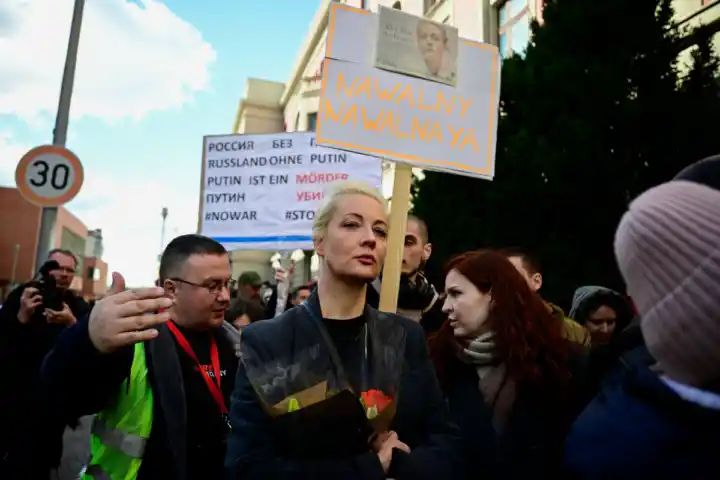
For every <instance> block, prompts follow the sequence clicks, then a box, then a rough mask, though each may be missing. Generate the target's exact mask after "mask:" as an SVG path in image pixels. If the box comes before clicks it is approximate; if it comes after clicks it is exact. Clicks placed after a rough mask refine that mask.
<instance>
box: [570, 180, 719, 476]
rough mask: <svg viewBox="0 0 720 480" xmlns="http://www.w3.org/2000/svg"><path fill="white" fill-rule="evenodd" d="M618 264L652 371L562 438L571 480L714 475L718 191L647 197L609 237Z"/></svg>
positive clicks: (642, 372) (675, 189) (601, 399)
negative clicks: (637, 316)
mask: <svg viewBox="0 0 720 480" xmlns="http://www.w3.org/2000/svg"><path fill="white" fill-rule="evenodd" d="M615 255H616V257H617V261H618V266H619V267H620V271H621V273H622V275H623V278H624V279H625V282H626V284H627V290H628V293H629V294H630V296H631V297H632V298H633V299H634V301H635V304H636V306H637V309H638V311H639V313H640V316H641V318H642V321H641V329H642V334H643V336H644V338H645V341H646V344H647V348H648V350H649V351H650V353H651V354H652V356H653V357H654V359H655V361H656V363H655V365H653V366H652V367H651V368H637V369H636V370H634V371H628V372H627V374H626V375H625V377H624V378H623V379H622V381H621V382H618V383H615V384H612V385H609V386H608V387H607V388H606V389H605V391H604V392H603V393H602V394H601V395H600V396H598V397H597V398H596V399H595V401H594V402H593V403H592V404H591V405H590V406H589V407H588V408H587V409H586V410H585V412H583V414H582V415H581V416H580V418H579V419H578V420H577V422H576V423H575V425H574V426H573V429H572V431H571V433H570V435H569V437H568V441H567V444H566V451H565V465H566V468H567V470H568V471H569V472H568V473H570V474H571V475H572V477H573V478H653V479H658V478H718V475H720V455H718V454H717V452H718V451H720V191H718V190H714V189H712V188H710V187H708V186H706V185H702V184H699V183H694V182H689V181H685V180H679V181H677V180H676V181H673V182H669V183H666V184H663V185H660V186H658V187H655V188H653V189H650V190H648V191H647V192H645V193H644V194H643V195H641V196H640V197H639V198H637V199H636V200H635V201H634V202H633V203H632V204H631V205H630V209H629V211H628V212H627V213H626V214H625V216H624V217H623V219H622V221H621V222H620V226H619V227H618V230H617V233H616V236H615Z"/></svg>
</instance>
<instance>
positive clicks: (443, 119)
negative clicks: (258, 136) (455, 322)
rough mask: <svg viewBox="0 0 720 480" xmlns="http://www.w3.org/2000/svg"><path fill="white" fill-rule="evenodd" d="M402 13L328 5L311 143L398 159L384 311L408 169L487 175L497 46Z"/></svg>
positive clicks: (491, 161)
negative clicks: (314, 131) (463, 37)
mask: <svg viewBox="0 0 720 480" xmlns="http://www.w3.org/2000/svg"><path fill="white" fill-rule="evenodd" d="M404 15H405V14H402V15H398V14H396V13H392V12H388V11H386V10H382V11H381V14H380V15H375V14H373V13H371V12H368V11H366V10H364V9H356V8H352V7H348V6H347V5H342V4H333V5H332V6H331V8H330V13H329V19H328V38H327V46H326V51H325V57H326V58H325V61H324V63H323V72H322V93H321V98H320V111H319V116H318V125H317V141H318V143H319V144H320V145H326V146H329V147H335V148H341V149H345V150H349V151H354V152H361V153H368V154H372V155H376V156H379V157H382V158H385V159H388V160H395V161H396V162H400V163H401V164H398V165H397V166H396V169H395V178H394V185H393V196H392V198H393V203H392V210H391V212H390V232H389V236H388V242H387V256H386V258H385V265H384V267H383V281H382V287H381V291H380V310H382V311H385V312H395V311H396V306H397V299H398V285H399V280H400V269H401V260H402V253H403V237H404V235H405V225H406V222H407V213H408V208H409V199H410V185H411V166H414V167H420V168H425V169H432V170H438V171H442V172H449V173H455V174H460V175H468V176H473V177H479V178H483V179H487V180H492V178H493V176H494V174H495V141H496V134H497V118H498V106H499V98H500V55H499V52H498V49H497V47H495V46H493V45H488V44H483V43H478V42H473V41H470V40H466V39H460V40H458V41H455V40H456V37H455V35H456V32H452V31H450V30H449V29H446V28H440V27H442V26H438V24H436V23H434V22H428V21H427V19H423V18H421V17H413V18H412V19H408V18H407V17H406V16H404ZM413 28H414V31H415V42H416V45H415V50H414V51H412V50H413V49H412V48H411V46H412V34H413ZM433 35H434V36H435V37H437V38H430V36H433ZM453 42H454V43H453ZM453 48H456V51H453ZM418 55H419V56H420V57H421V58H422V60H423V63H424V65H421V64H419V62H418ZM455 59H457V61H456V62H454V63H453V61H454V60H455ZM388 70H391V71H388ZM398 72H399V73H398ZM403 74H405V75H403ZM408 75H413V76H408ZM417 77H424V78H428V79H431V80H432V81H429V80H423V79H420V78H417ZM438 82H442V83H438Z"/></svg>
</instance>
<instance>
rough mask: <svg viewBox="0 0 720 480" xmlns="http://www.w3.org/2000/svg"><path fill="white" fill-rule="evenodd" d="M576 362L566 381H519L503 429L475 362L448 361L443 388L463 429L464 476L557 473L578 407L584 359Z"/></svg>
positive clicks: (542, 476)
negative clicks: (497, 424)
mask: <svg viewBox="0 0 720 480" xmlns="http://www.w3.org/2000/svg"><path fill="white" fill-rule="evenodd" d="M575 363H576V364H578V365H577V366H576V367H575V368H573V371H574V375H575V380H574V381H572V382H571V383H570V384H569V385H563V386H552V385H543V386H532V385H526V386H518V387H517V391H516V398H515V401H514V403H513V405H512V410H511V413H510V415H509V418H508V419H507V423H506V425H505V427H504V430H503V432H502V433H498V432H497V431H496V429H495V427H494V425H493V410H492V409H491V408H490V407H489V406H488V404H487V402H486V401H485V399H484V398H483V394H482V393H481V391H480V388H479V386H478V374H477V372H476V369H475V367H474V366H473V365H468V364H464V363H462V362H460V361H459V360H457V361H454V362H453V364H452V365H451V366H449V370H448V372H449V373H450V372H451V373H450V374H449V375H448V377H447V381H446V384H445V387H444V390H445V392H446V397H447V401H448V404H449V407H450V414H451V418H452V420H453V421H454V422H455V423H456V424H457V425H459V426H460V428H461V430H462V434H463V440H462V448H463V455H464V457H463V458H464V460H465V466H466V467H465V470H466V477H465V478H467V479H479V480H486V479H487V480H492V479H521V478H522V479H525V478H532V479H538V480H539V479H553V480H554V479H556V478H558V475H559V473H560V470H561V466H562V452H563V441H564V439H565V435H566V434H567V432H568V430H569V428H570V425H571V424H572V422H573V420H574V419H575V417H576V416H577V414H578V413H579V412H580V411H581V410H582V405H581V401H582V397H581V395H580V392H581V388H580V386H579V385H578V384H579V383H581V382H582V378H581V377H582V371H583V369H582V368H581V366H580V364H582V360H581V359H579V358H578V359H577V360H576V361H575Z"/></svg>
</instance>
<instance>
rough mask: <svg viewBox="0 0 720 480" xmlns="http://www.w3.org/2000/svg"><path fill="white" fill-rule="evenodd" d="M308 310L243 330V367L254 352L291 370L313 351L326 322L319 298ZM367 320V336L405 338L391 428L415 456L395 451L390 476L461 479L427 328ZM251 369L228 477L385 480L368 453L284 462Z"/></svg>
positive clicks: (371, 316) (239, 382)
mask: <svg viewBox="0 0 720 480" xmlns="http://www.w3.org/2000/svg"><path fill="white" fill-rule="evenodd" d="M306 305H307V307H308V308H309V309H310V310H311V311H312V312H314V313H313V314H312V315H311V314H310V311H309V310H307V309H305V308H304V307H303V306H299V307H295V308H293V309H291V310H289V311H287V312H285V313H284V314H283V315H281V316H279V317H277V318H275V319H272V320H266V321H262V322H257V323H254V324H252V325H251V326H249V327H247V328H246V329H245V330H243V334H242V342H243V347H242V351H243V359H244V362H245V361H247V358H246V357H245V355H246V352H247V351H252V352H257V353H258V355H259V356H260V357H261V358H260V359H259V360H260V361H261V362H265V363H268V364H276V363H278V362H279V363H282V364H292V363H294V362H295V361H296V360H297V358H299V354H300V352H307V351H316V350H314V346H316V345H320V344H321V343H322V341H321V330H320V328H324V326H323V325H322V324H321V323H319V320H317V318H319V317H320V315H321V314H320V305H319V299H318V295H317V292H314V293H313V295H312V296H311V297H310V298H309V299H308V301H307V303H306ZM364 315H365V318H366V320H367V322H368V328H369V329H370V331H372V330H373V329H382V328H385V327H390V328H399V329H401V330H403V331H404V332H405V333H406V342H405V351H404V354H403V355H402V358H403V367H402V375H401V378H400V389H399V400H398V401H399V404H398V407H397V414H396V416H395V420H394V421H393V424H392V425H391V429H393V430H394V431H396V432H397V433H398V436H399V438H400V440H401V441H403V442H405V443H407V444H408V445H409V446H410V448H411V449H412V453H411V454H409V455H407V454H404V453H401V452H399V451H397V450H396V451H395V453H394V456H393V461H392V465H391V469H390V475H389V477H390V478H397V479H401V480H402V479H423V478H427V479H440V478H458V476H459V475H461V472H460V471H459V469H460V468H461V466H460V457H459V451H460V444H459V431H458V429H457V427H455V426H454V425H453V424H452V423H451V422H450V421H449V420H448V416H447V409H446V407H445V405H444V401H443V398H442V394H441V392H440V389H439V386H438V383H437V380H436V378H435V374H434V371H433V367H432V364H431V363H430V360H429V357H428V352H427V348H426V345H425V339H424V335H423V331H422V328H420V326H419V325H417V324H416V323H414V322H412V321H410V320H407V319H404V318H401V317H398V316H396V315H389V314H385V313H380V312H378V311H377V310H375V309H373V308H371V307H366V309H365V314H364ZM313 316H315V318H313ZM319 327H320V328H319ZM320 351H321V352H322V349H320ZM326 356H327V353H321V354H320V355H319V356H318V361H319V362H329V361H330V360H329V359H327V358H325V357H326ZM246 370H247V369H246V367H245V366H244V365H241V367H240V368H239V369H238V376H237V379H236V382H235V392H234V394H233V405H232V410H231V422H232V426H233V433H232V434H231V437H230V440H229V442H228V453H227V459H226V466H227V467H228V470H229V473H230V478H232V479H243V480H244V479H258V480H259V479H263V480H265V479H311V478H312V479H319V478H333V479H334V478H342V479H347V480H352V479H384V478H385V474H384V472H383V470H382V467H381V464H380V461H379V460H378V457H377V455H376V454H375V453H374V452H372V451H371V450H370V449H369V448H368V450H367V451H366V452H364V453H359V454H357V455H354V456H348V457H343V458H323V459H316V460H291V459H290V458H288V457H286V456H283V455H281V454H280V453H279V451H278V442H277V440H276V439H275V438H274V437H273V434H272V428H273V427H272V423H271V422H272V421H274V420H272V419H271V418H270V416H269V415H268V413H266V411H265V410H264V409H263V407H262V406H261V404H260V401H259V399H258V396H257V394H256V392H255V390H254V389H253V386H252V385H251V383H250V380H249V379H248V374H247V371H246ZM290 393H293V392H290ZM307 440H308V441H313V439H310V438H309V439H307Z"/></svg>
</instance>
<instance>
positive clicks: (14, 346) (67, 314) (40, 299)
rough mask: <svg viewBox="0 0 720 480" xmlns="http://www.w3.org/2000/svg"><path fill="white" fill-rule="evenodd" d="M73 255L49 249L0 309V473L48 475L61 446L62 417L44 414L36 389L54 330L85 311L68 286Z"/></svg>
mask: <svg viewBox="0 0 720 480" xmlns="http://www.w3.org/2000/svg"><path fill="white" fill-rule="evenodd" d="M77 266H78V265H77V259H76V258H75V255H74V254H73V253H72V252H70V251H68V250H61V249H56V250H52V251H51V252H50V254H49V256H48V262H47V263H45V264H44V265H43V267H42V268H41V269H40V272H39V273H38V276H37V279H36V280H35V281H33V282H31V283H26V284H23V285H21V286H19V287H18V288H16V289H15V290H14V291H13V292H11V293H10V295H9V297H8V299H7V301H6V302H5V304H4V305H3V307H2V309H0V365H12V368H6V373H5V375H6V376H5V379H4V381H3V382H2V384H3V385H4V387H3V390H2V392H0V425H2V428H1V429H0V477H2V478H22V479H25V478H32V479H35V478H38V479H43V478H48V475H49V474H50V470H51V469H53V468H57V466H58V464H59V462H60V456H61V452H62V435H63V430H64V428H65V425H64V422H61V421H59V420H58V419H54V418H50V417H48V416H46V415H45V413H46V412H47V410H48V409H47V407H46V406H45V404H44V399H45V397H44V396H43V395H42V394H41V393H40V390H39V389H38V383H39V382H38V379H39V373H40V364H41V363H42V360H43V358H44V357H45V355H46V354H47V353H48V351H50V349H51V348H52V347H53V345H54V344H55V341H56V340H57V338H58V336H59V335H60V333H61V332H62V331H63V330H65V329H66V328H67V327H69V326H71V325H73V324H75V323H76V322H77V319H78V318H82V317H84V316H85V315H87V312H88V310H89V307H88V305H87V304H86V303H85V302H84V301H83V299H82V298H80V297H78V296H77V295H75V293H73V292H72V291H71V290H70V285H71V284H72V281H73V278H74V276H75V271H76V269H77Z"/></svg>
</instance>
